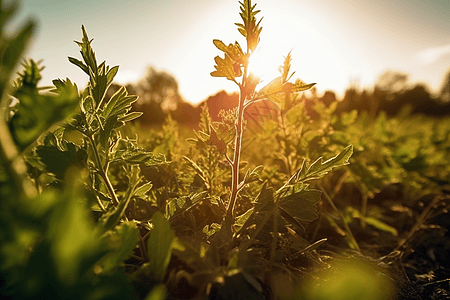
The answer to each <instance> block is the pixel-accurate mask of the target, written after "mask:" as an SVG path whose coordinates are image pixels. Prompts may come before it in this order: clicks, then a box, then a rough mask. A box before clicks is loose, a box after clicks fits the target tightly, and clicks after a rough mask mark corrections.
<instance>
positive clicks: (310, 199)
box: [278, 190, 321, 222]
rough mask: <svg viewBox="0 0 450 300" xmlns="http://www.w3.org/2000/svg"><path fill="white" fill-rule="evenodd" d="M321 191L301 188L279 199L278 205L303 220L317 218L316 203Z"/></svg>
mask: <svg viewBox="0 0 450 300" xmlns="http://www.w3.org/2000/svg"><path fill="white" fill-rule="evenodd" d="M320 195H321V191H319V190H303V191H300V192H297V193H293V194H291V195H289V196H285V197H282V198H280V199H279V202H278V205H279V207H280V208H282V209H283V210H284V211H285V212H287V213H288V214H289V215H291V216H292V217H294V218H295V219H298V220H300V221H304V222H312V221H314V220H315V219H317V216H318V215H317V203H318V202H319V201H320Z"/></svg>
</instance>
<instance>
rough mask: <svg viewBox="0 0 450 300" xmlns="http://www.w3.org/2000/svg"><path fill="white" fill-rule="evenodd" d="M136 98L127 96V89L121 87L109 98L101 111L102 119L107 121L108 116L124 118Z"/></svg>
mask: <svg viewBox="0 0 450 300" xmlns="http://www.w3.org/2000/svg"><path fill="white" fill-rule="evenodd" d="M137 99H138V97H137V96H128V93H127V89H126V88H125V87H121V88H120V89H119V90H118V91H117V92H116V93H114V95H113V96H112V97H111V99H110V100H109V102H108V103H107V104H106V106H105V108H104V110H103V114H102V115H103V117H104V118H105V119H108V118H109V117H110V116H113V115H115V116H124V115H125V114H126V113H128V112H129V111H130V110H131V105H132V104H133V103H134V102H136V101H137Z"/></svg>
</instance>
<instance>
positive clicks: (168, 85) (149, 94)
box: [135, 67, 182, 112]
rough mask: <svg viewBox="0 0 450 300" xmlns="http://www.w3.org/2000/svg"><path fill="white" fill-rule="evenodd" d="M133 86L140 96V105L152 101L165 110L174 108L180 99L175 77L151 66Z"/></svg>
mask: <svg viewBox="0 0 450 300" xmlns="http://www.w3.org/2000/svg"><path fill="white" fill-rule="evenodd" d="M135 88H136V94H137V95H139V97H140V100H138V101H139V102H140V105H144V104H145V103H150V102H153V103H156V104H158V105H160V106H161V109H162V110H163V111H165V112H168V111H171V110H175V109H176V108H177V106H178V103H180V102H181V101H182V97H181V95H180V93H179V91H178V82H177V80H176V79H175V77H174V76H172V75H171V74H169V73H167V72H165V71H158V70H156V69H155V68H153V67H149V68H147V71H146V75H145V76H144V78H142V79H140V80H139V81H138V83H137V84H136V85H135Z"/></svg>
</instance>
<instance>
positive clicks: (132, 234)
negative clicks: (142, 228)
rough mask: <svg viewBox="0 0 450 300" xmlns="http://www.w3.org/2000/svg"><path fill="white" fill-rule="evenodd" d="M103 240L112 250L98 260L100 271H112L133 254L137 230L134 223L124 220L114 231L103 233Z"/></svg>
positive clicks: (137, 235)
mask: <svg viewBox="0 0 450 300" xmlns="http://www.w3.org/2000/svg"><path fill="white" fill-rule="evenodd" d="M103 240H105V241H106V243H107V244H108V245H109V246H110V249H111V250H112V251H111V252H109V253H108V254H107V255H106V256H105V257H103V258H102V260H101V262H100V265H101V267H102V273H108V272H111V271H114V270H115V269H116V268H117V267H119V266H120V265H121V264H122V262H123V261H124V260H126V259H127V258H129V257H130V255H131V254H133V250H134V249H135V248H136V245H137V243H138V241H139V231H138V228H137V227H136V223H134V222H124V223H122V224H120V225H118V226H117V227H116V228H115V230H114V231H110V232H108V233H107V234H106V235H104V236H103Z"/></svg>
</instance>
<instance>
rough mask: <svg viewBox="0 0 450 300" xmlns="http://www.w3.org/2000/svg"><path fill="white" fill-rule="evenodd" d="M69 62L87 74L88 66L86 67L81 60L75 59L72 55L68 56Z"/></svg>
mask: <svg viewBox="0 0 450 300" xmlns="http://www.w3.org/2000/svg"><path fill="white" fill-rule="evenodd" d="M69 62H71V63H72V64H74V65H75V66H77V67H79V68H80V69H81V70H83V72H84V73H86V74H87V75H89V68H88V66H86V65H85V64H84V63H83V62H82V61H81V60H79V59H76V58H74V57H69Z"/></svg>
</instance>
